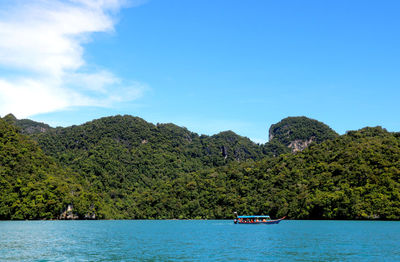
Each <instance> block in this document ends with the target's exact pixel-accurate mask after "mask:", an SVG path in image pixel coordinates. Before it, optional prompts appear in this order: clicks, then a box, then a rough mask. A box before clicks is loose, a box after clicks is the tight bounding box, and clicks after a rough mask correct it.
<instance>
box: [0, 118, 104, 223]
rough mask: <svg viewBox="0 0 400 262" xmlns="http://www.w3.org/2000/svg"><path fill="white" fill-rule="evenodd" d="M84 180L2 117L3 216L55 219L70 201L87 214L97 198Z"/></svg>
mask: <svg viewBox="0 0 400 262" xmlns="http://www.w3.org/2000/svg"><path fill="white" fill-rule="evenodd" d="M84 184H85V182H84V181H79V180H78V179H77V178H76V177H75V176H74V175H73V174H71V173H70V172H67V171H66V170H65V169H63V168H61V167H60V165H58V164H57V163H56V162H55V161H54V160H53V159H51V158H50V157H48V156H46V155H45V154H44V153H43V152H42V150H41V149H40V148H39V147H38V146H37V144H36V143H35V142H34V141H32V140H31V139H29V138H28V137H26V136H24V135H21V134H19V133H18V132H17V129H16V128H15V127H14V126H12V125H10V124H9V123H7V122H6V121H4V120H2V119H0V219H55V218H57V217H58V216H59V215H60V214H61V212H62V210H63V209H64V208H65V206H66V205H67V204H74V205H75V209H76V213H77V214H78V215H80V216H81V217H83V215H84V213H85V212H87V210H88V207H89V206H90V205H92V204H95V202H96V201H95V197H94V196H95V195H93V194H90V193H87V192H85V191H84V190H83V185H84Z"/></svg>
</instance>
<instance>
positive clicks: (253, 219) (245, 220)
mask: <svg viewBox="0 0 400 262" xmlns="http://www.w3.org/2000/svg"><path fill="white" fill-rule="evenodd" d="M235 215H236V218H235V219H234V220H233V222H234V223H235V224H245V225H257V224H266V225H271V224H278V223H279V222H281V221H282V220H284V219H285V218H286V216H284V217H282V218H280V219H271V218H270V217H269V216H238V215H237V213H236V212H235Z"/></svg>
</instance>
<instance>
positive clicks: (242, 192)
mask: <svg viewBox="0 0 400 262" xmlns="http://www.w3.org/2000/svg"><path fill="white" fill-rule="evenodd" d="M168 183H169V182H168ZM168 183H164V184H163V186H159V187H158V188H154V191H153V192H152V193H149V195H151V196H152V197H153V198H156V199H158V196H159V194H161V193H160V191H161V192H168V193H165V194H169V195H168V197H167V198H170V199H171V200H170V201H167V203H175V204H174V205H175V206H177V207H178V208H176V212H177V211H178V210H179V212H183V214H182V215H183V217H209V218H211V217H217V218H224V217H229V216H232V213H233V211H238V212H239V213H241V214H270V215H272V216H274V217H281V216H284V215H287V216H288V217H289V218H297V219H400V139H399V135H397V134H392V133H389V132H387V131H385V130H383V129H381V128H365V129H362V130H360V131H352V132H349V133H348V134H346V135H343V136H341V137H338V138H336V139H335V140H328V141H326V142H324V143H322V144H313V145H311V146H310V148H308V149H306V150H304V151H303V152H299V153H297V154H286V155H281V156H279V157H276V158H267V159H264V160H262V161H258V162H253V163H250V162H247V163H242V164H236V163H235V164H232V165H230V166H225V167H222V168H217V169H214V170H211V171H201V172H197V173H196V174H191V175H186V176H184V177H181V178H180V179H179V180H175V181H173V182H172V185H169V184H168ZM160 188H164V190H160ZM182 195H183V196H184V197H182ZM163 198H165V197H163ZM173 201H175V202H173ZM145 208H148V209H150V210H151V209H152V207H151V205H147V206H143V207H142V209H145ZM157 210H165V212H167V210H168V212H171V209H170V208H164V209H162V208H161V209H160V208H157ZM149 212H150V213H151V212H154V211H149ZM168 212H167V214H168ZM160 213H162V212H160V211H159V212H158V214H160Z"/></svg>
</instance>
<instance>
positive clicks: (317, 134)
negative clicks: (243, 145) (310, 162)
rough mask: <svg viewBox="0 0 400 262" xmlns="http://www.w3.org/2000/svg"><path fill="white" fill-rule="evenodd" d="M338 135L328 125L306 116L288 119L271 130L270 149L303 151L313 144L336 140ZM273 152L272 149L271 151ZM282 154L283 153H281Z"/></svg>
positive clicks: (273, 126) (272, 126)
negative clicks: (273, 146) (272, 147)
mask: <svg viewBox="0 0 400 262" xmlns="http://www.w3.org/2000/svg"><path fill="white" fill-rule="evenodd" d="M336 137H338V134H337V133H336V132H335V131H333V130H332V129H331V128H330V127H329V126H327V125H326V124H324V123H322V122H319V121H317V120H314V119H310V118H307V117H304V116H301V117H287V118H285V119H282V120H281V121H280V122H279V123H276V124H274V125H271V127H270V129H269V142H270V145H269V147H270V148H271V146H272V145H275V147H276V148H277V149H275V150H276V151H278V152H279V150H281V151H288V150H284V149H283V147H282V146H284V147H286V148H288V149H289V150H290V151H292V152H297V151H302V150H304V149H305V148H306V147H308V146H309V145H310V144H311V143H312V142H315V143H321V142H323V141H325V140H328V139H334V138H336ZM271 150H272V149H271ZM280 153H282V152H280Z"/></svg>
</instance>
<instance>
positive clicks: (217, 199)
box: [0, 116, 400, 219]
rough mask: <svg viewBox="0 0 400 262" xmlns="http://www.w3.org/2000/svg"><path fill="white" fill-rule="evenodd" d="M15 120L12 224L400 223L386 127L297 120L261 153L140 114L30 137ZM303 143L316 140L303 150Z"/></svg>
mask: <svg viewBox="0 0 400 262" xmlns="http://www.w3.org/2000/svg"><path fill="white" fill-rule="evenodd" d="M8 118H9V119H8V121H5V120H2V119H0V154H1V155H0V189H1V190H0V219H43V218H45V219H49V218H59V217H60V214H63V215H64V214H66V213H68V212H70V213H73V215H72V217H78V218H85V217H89V218H94V216H95V217H97V218H113V219H128V218H130V219H138V218H141V219H154V218H158V219H163V218H210V219H211V218H229V217H232V216H233V212H234V211H237V212H239V213H243V214H244V213H247V214H263V213H264V214H266V213H268V214H270V215H271V216H273V217H280V216H283V215H288V217H289V218H297V219H400V134H398V133H390V132H388V131H386V130H385V129H382V128H380V127H375V128H364V129H361V130H358V131H350V132H348V133H347V134H345V135H342V136H338V135H337V134H336V133H334V132H333V131H332V130H331V129H330V128H329V127H327V126H326V125H324V124H322V123H320V122H318V121H316V120H311V119H307V118H303V117H301V118H287V119H284V120H282V121H281V122H280V123H278V124H275V125H273V126H272V127H271V129H270V130H271V132H270V134H271V140H270V142H269V143H267V144H265V145H258V144H255V143H253V142H251V141H250V140H249V139H247V138H245V137H241V136H238V135H237V134H235V133H233V132H232V131H226V132H221V133H219V134H217V135H214V136H206V135H198V134H196V133H193V132H190V131H189V130H187V129H186V128H183V127H179V126H176V125H174V124H156V125H154V124H151V123H148V122H146V121H144V120H143V119H141V118H138V117H132V116H114V117H105V118H101V119H97V120H93V121H90V122H88V123H85V124H83V125H79V126H71V127H67V128H49V129H46V130H45V131H44V132H33V133H31V135H29V136H26V135H23V134H21V128H18V127H15V126H13V125H11V124H10V122H12V121H10V120H12V117H11V116H8ZM13 121H14V122H13V123H18V120H13ZM31 124H33V125H34V124H35V123H31ZM32 139H34V140H35V141H36V142H34V141H33V140H32ZM296 140H302V141H310V140H312V143H308V144H307V147H305V148H304V149H303V148H301V149H302V150H298V151H296V153H295V154H292V153H290V151H291V148H292V147H290V145H291V144H292V145H293V143H292V142H293V141H296ZM287 152H289V153H287Z"/></svg>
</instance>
